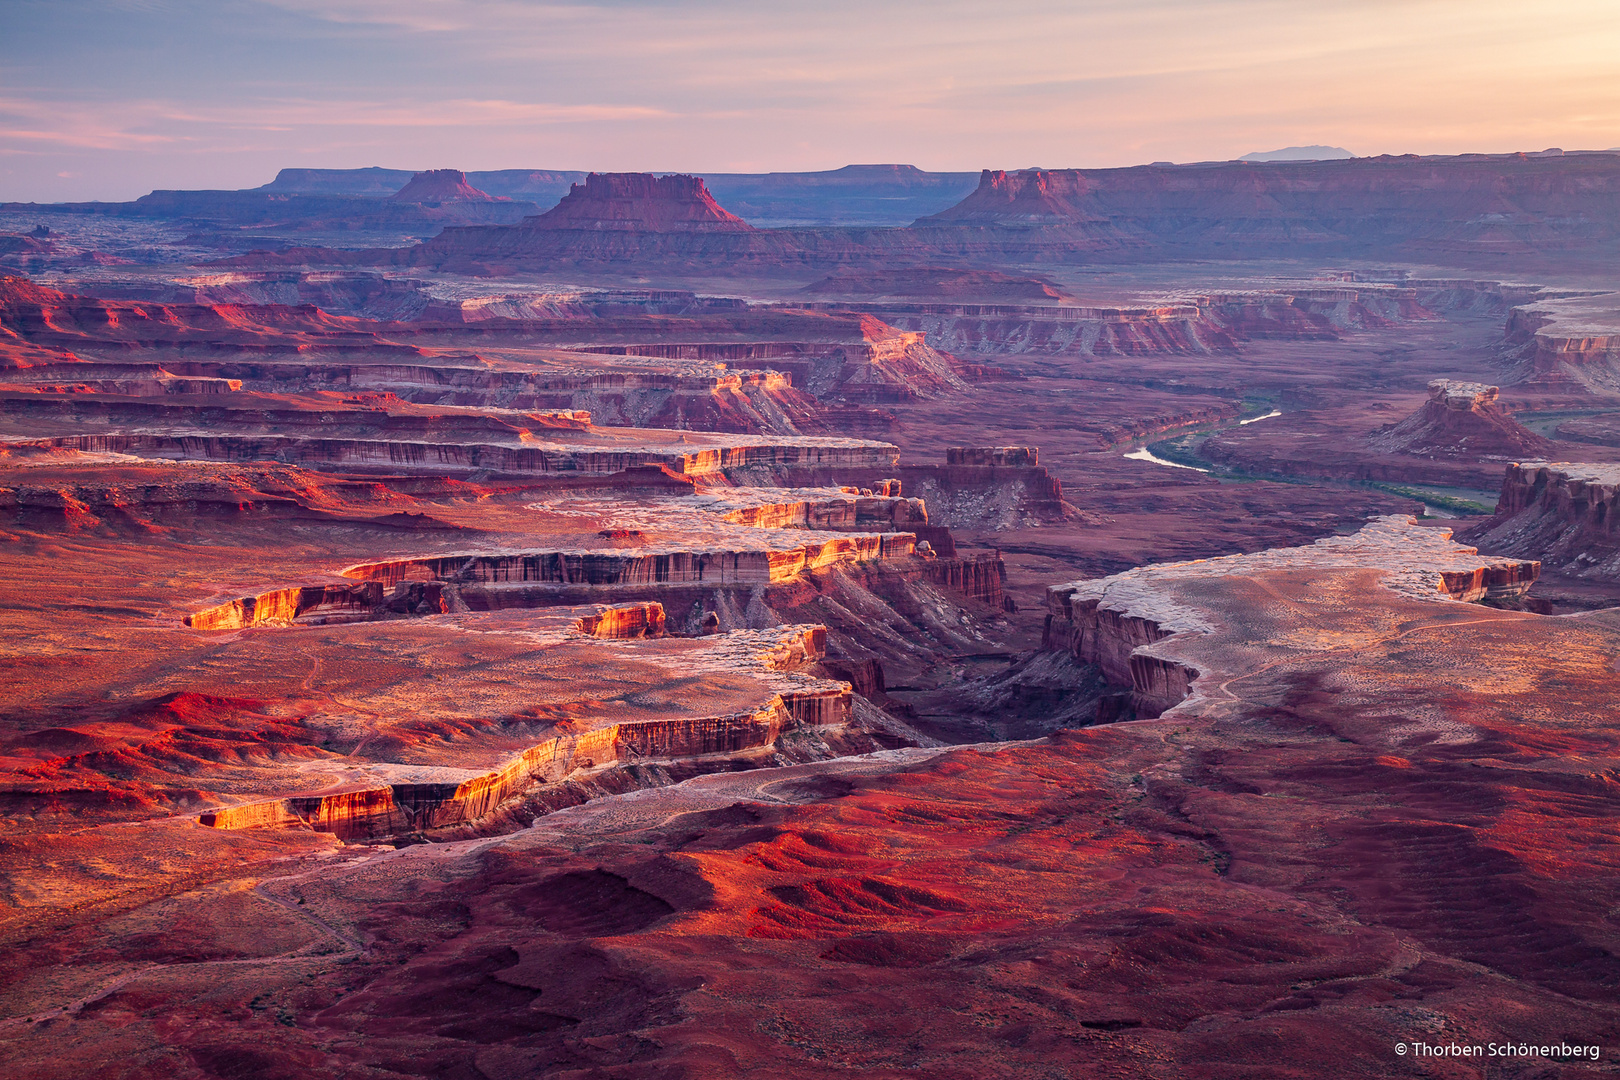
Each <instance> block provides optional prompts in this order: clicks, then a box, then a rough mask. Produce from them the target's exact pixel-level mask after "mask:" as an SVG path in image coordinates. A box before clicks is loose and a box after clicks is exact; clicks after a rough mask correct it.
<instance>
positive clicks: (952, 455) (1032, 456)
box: [945, 446, 1041, 469]
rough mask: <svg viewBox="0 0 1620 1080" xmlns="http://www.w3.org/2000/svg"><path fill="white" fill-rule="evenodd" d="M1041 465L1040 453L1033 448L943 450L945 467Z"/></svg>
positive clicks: (952, 448) (1027, 466)
mask: <svg viewBox="0 0 1620 1080" xmlns="http://www.w3.org/2000/svg"><path fill="white" fill-rule="evenodd" d="M1040 463H1041V452H1040V450H1039V449H1037V448H1036V447H1033V446H952V447H948V448H946V450H945V464H946V465H978V466H1001V467H1003V468H1015V469H1022V468H1029V467H1032V466H1035V465H1039V464H1040Z"/></svg>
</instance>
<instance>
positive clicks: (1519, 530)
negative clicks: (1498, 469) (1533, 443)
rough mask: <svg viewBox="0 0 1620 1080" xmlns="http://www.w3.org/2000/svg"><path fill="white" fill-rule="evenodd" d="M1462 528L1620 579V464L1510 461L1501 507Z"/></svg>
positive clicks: (1482, 539) (1556, 564) (1514, 550)
mask: <svg viewBox="0 0 1620 1080" xmlns="http://www.w3.org/2000/svg"><path fill="white" fill-rule="evenodd" d="M1459 535H1460V536H1461V537H1462V538H1463V539H1465V540H1466V541H1467V542H1468V543H1471V544H1478V545H1479V547H1480V548H1481V549H1483V550H1486V551H1493V552H1499V553H1501V554H1503V555H1511V556H1516V557H1518V558H1524V559H1537V560H1540V562H1541V563H1542V564H1543V565H1545V566H1546V567H1547V568H1548V569H1556V570H1558V571H1560V572H1561V573H1564V574H1568V575H1570V576H1572V577H1578V578H1587V579H1590V580H1593V581H1603V582H1620V465H1613V464H1576V463H1570V462H1548V461H1527V462H1522V463H1519V464H1515V465H1509V466H1508V468H1507V474H1506V476H1504V478H1503V480H1502V495H1501V498H1500V499H1499V500H1498V502H1497V504H1496V513H1495V515H1494V516H1492V517H1491V518H1490V519H1488V520H1486V521H1483V522H1481V523H1479V524H1478V525H1474V526H1472V527H1471V528H1469V529H1467V530H1465V531H1464V532H1463V533H1460V534H1459Z"/></svg>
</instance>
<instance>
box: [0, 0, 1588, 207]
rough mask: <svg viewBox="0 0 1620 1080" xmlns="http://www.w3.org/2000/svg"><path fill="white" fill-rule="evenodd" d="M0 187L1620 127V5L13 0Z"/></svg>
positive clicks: (1180, 147)
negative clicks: (357, 170) (313, 171)
mask: <svg viewBox="0 0 1620 1080" xmlns="http://www.w3.org/2000/svg"><path fill="white" fill-rule="evenodd" d="M6 9H7V14H6V16H5V20H6V22H7V24H8V30H7V32H6V33H5V34H4V35H0V60H3V67H0V80H3V82H0V198H3V199H22V200H39V201H57V200H68V199H89V198H104V199H124V198H131V197H134V196H137V195H140V194H143V193H145V192H146V191H148V190H150V189H152V188H154V187H248V186H254V185H257V184H261V183H264V182H265V181H267V180H269V179H270V178H271V177H272V176H273V175H274V174H275V171H276V170H277V169H278V168H280V167H282V166H329V167H356V166H364V165H384V166H388V167H392V168H405V169H417V168H435V167H455V168H462V169H496V168H521V167H529V168H559V169H591V168H594V169H615V170H656V171H670V170H681V171H691V172H698V173H702V172H753V171H771V170H804V169H826V168H836V167H838V166H840V165H845V164H848V163H851V162H909V163H911V164H915V165H918V166H920V167H922V168H925V169H935V170H976V169H979V168H983V167H1000V168H1019V167H1026V166H1032V165H1044V166H1051V167H1063V166H1071V167H1072V166H1087V167H1097V166H1111V165H1131V164H1139V163H1142V162H1146V161H1153V160H1172V161H1196V160H1205V159H1225V158H1232V157H1236V156H1238V155H1240V154H1243V153H1246V152H1249V151H1254V150H1269V149H1274V148H1277V147H1281V146H1288V145H1299V144H1314V143H1323V144H1328V145H1336V146H1343V147H1347V148H1349V149H1351V150H1353V151H1355V152H1356V153H1360V154H1376V153H1403V152H1418V153H1458V152H1465V151H1507V150H1539V149H1542V148H1544V147H1548V146H1563V147H1565V148H1568V149H1576V148H1581V149H1601V148H1606V147H1612V146H1616V145H1620V3H1616V2H1615V0H1566V2H1553V3H1541V4H1535V3H1525V2H1523V0H1518V2H1514V3H1508V2H1501V0H1338V2H1334V3H1325V2H1316V0H1227V2H1210V0H1134V2H1123V0H1119V2H1116V0H1071V2H1068V3H1046V2H1018V0H1007V2H1004V3H999V4H988V3H950V2H943V3H911V2H904V3H898V2H891V0H864V2H861V3H852V2H845V0H824V2H818V3H793V4H765V3H759V2H758V0H751V2H748V3H743V2H720V0H700V2H673V0H664V2H659V0H609V2H596V3H556V4H553V3H543V2H542V3H536V2H525V0H206V2H205V0H7V3H6Z"/></svg>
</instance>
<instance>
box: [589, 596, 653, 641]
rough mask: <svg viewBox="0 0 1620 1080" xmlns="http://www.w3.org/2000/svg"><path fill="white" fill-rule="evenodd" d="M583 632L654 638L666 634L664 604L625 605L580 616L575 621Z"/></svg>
mask: <svg viewBox="0 0 1620 1080" xmlns="http://www.w3.org/2000/svg"><path fill="white" fill-rule="evenodd" d="M574 626H575V628H576V629H577V630H579V632H580V633H582V634H589V635H590V636H591V637H599V638H614V639H621V638H644V637H646V638H656V637H663V636H664V634H665V626H664V605H662V604H627V605H625V606H623V607H610V608H605V609H604V610H602V611H599V612H597V613H596V614H595V615H583V616H581V617H580V618H579V620H578V621H577V622H576V623H575V624H574Z"/></svg>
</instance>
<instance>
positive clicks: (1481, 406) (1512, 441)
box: [1370, 379, 1552, 458]
mask: <svg viewBox="0 0 1620 1080" xmlns="http://www.w3.org/2000/svg"><path fill="white" fill-rule="evenodd" d="M1497 396H1498V389H1497V388H1496V387H1494V386H1487V385H1485V384H1483V383H1466V382H1457V381H1455V380H1451V379H1436V380H1434V381H1433V382H1431V383H1430V384H1429V400H1428V401H1426V402H1424V403H1423V405H1422V406H1421V407H1420V408H1419V409H1418V411H1417V412H1415V413H1413V414H1412V415H1411V416H1408V417H1407V418H1406V419H1404V420H1402V421H1401V422H1400V423H1398V424H1395V425H1394V426H1392V427H1390V428H1389V429H1388V430H1386V431H1381V432H1378V433H1377V434H1375V435H1373V436H1372V438H1371V440H1370V441H1371V443H1372V445H1373V446H1374V447H1375V448H1377V449H1379V450H1383V451H1387V452H1390V453H1398V454H1417V455H1424V456H1437V455H1444V456H1447V457H1459V456H1463V457H1475V458H1479V457H1502V458H1515V457H1527V456H1535V455H1538V454H1545V453H1546V452H1547V451H1548V450H1550V449H1551V448H1552V442H1551V441H1550V440H1548V439H1544V438H1542V437H1541V436H1540V435H1537V434H1535V433H1534V432H1532V431H1530V430H1529V429H1527V428H1525V427H1524V426H1523V425H1521V424H1519V423H1518V422H1517V421H1515V420H1514V419H1513V418H1512V417H1511V416H1509V415H1508V414H1507V413H1506V412H1505V411H1504V410H1503V409H1502V407H1501V406H1499V405H1498V404H1497V403H1496V400H1497Z"/></svg>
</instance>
